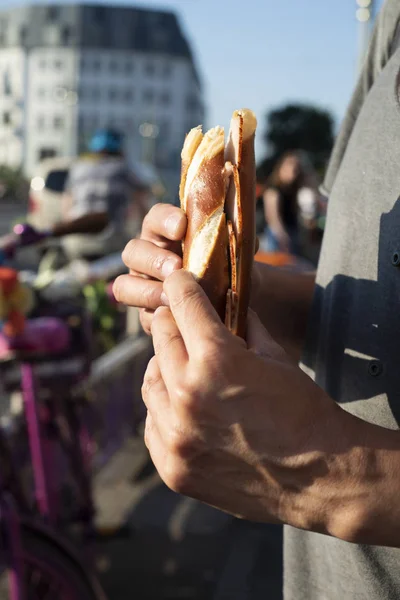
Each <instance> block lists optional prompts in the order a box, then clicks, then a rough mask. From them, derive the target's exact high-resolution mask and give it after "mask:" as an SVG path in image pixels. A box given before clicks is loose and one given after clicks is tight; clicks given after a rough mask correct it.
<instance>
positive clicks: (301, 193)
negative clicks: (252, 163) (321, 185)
mask: <svg viewBox="0 0 400 600" xmlns="http://www.w3.org/2000/svg"><path fill="white" fill-rule="evenodd" d="M263 201H264V215H265V221H266V224H267V225H266V231H265V236H264V239H263V241H262V242H261V249H262V250H266V251H269V252H285V253H290V254H297V255H298V254H300V247H301V244H300V225H301V223H300V217H303V223H304V224H305V225H306V226H307V227H310V226H311V224H312V222H313V219H314V217H315V207H316V194H315V184H314V179H313V172H312V168H311V166H310V165H309V164H307V163H306V160H305V157H304V156H303V155H302V154H301V153H300V152H296V151H289V152H287V153H285V154H284V155H283V156H282V157H281V158H280V159H279V160H278V161H277V163H276V165H275V167H274V168H273V171H272V174H271V176H270V177H269V178H268V180H267V182H266V185H265V190H264V193H263Z"/></svg>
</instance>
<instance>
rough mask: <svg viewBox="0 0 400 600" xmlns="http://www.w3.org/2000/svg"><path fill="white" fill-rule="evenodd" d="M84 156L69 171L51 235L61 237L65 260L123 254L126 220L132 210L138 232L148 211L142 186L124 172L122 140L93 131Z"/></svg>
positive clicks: (116, 135)
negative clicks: (59, 215) (58, 219)
mask: <svg viewBox="0 0 400 600" xmlns="http://www.w3.org/2000/svg"><path fill="white" fill-rule="evenodd" d="M88 149H89V153H88V154H86V155H84V156H82V157H81V158H79V159H78V160H77V161H76V162H75V163H74V164H73V165H72V167H71V170H70V173H69V177H68V180H67V183H66V191H65V194H64V198H63V216H64V219H63V221H62V222H61V223H58V224H57V225H56V226H55V227H54V230H53V234H54V235H55V236H60V237H61V236H62V237H63V240H62V246H63V249H64V251H65V252H66V255H67V257H68V258H69V259H73V258H84V259H88V260H90V259H95V258H99V257H102V256H105V255H107V254H111V253H114V252H119V251H121V250H122V249H123V247H124V245H125V243H126V239H127V233H126V219H127V215H128V213H129V210H130V209H131V206H132V204H134V205H135V206H136V209H137V210H136V212H135V216H136V219H137V220H138V230H139V229H140V226H141V222H142V219H143V217H144V215H145V214H146V212H147V210H148V208H149V207H148V205H147V204H146V203H145V200H144V198H145V196H146V193H148V185H147V183H145V182H142V181H141V179H140V178H139V177H138V176H137V175H136V174H135V173H134V172H132V170H131V169H130V168H129V166H128V164H127V162H126V159H125V157H124V152H123V136H122V135H121V134H119V133H118V132H116V131H113V130H100V131H97V132H96V133H95V134H94V136H93V137H92V139H91V141H90V143H89V148H88Z"/></svg>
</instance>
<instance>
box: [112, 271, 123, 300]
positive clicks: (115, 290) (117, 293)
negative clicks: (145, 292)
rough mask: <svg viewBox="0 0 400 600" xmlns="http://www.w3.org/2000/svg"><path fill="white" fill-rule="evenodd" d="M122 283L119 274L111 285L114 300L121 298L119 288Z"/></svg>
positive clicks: (121, 276)
mask: <svg viewBox="0 0 400 600" xmlns="http://www.w3.org/2000/svg"><path fill="white" fill-rule="evenodd" d="M123 285H124V284H123V275H119V276H118V277H117V279H115V280H114V283H113V287H112V290H113V294H114V296H115V298H116V300H118V302H119V301H120V300H122V294H121V288H122V287H123Z"/></svg>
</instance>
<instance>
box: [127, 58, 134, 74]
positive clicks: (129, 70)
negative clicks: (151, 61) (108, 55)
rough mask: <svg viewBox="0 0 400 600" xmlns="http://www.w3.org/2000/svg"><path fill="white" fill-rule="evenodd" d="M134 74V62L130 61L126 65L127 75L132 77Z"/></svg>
mask: <svg viewBox="0 0 400 600" xmlns="http://www.w3.org/2000/svg"><path fill="white" fill-rule="evenodd" d="M132 72H133V62H132V61H131V60H128V61H127V62H126V63H125V73H126V74H127V75H130V74H131V73H132Z"/></svg>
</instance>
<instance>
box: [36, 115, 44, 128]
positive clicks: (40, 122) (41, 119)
mask: <svg viewBox="0 0 400 600" xmlns="http://www.w3.org/2000/svg"><path fill="white" fill-rule="evenodd" d="M44 125H45V121H44V117H43V115H40V116H39V117H38V118H37V122H36V126H37V129H38V130H39V131H43V129H44Z"/></svg>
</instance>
